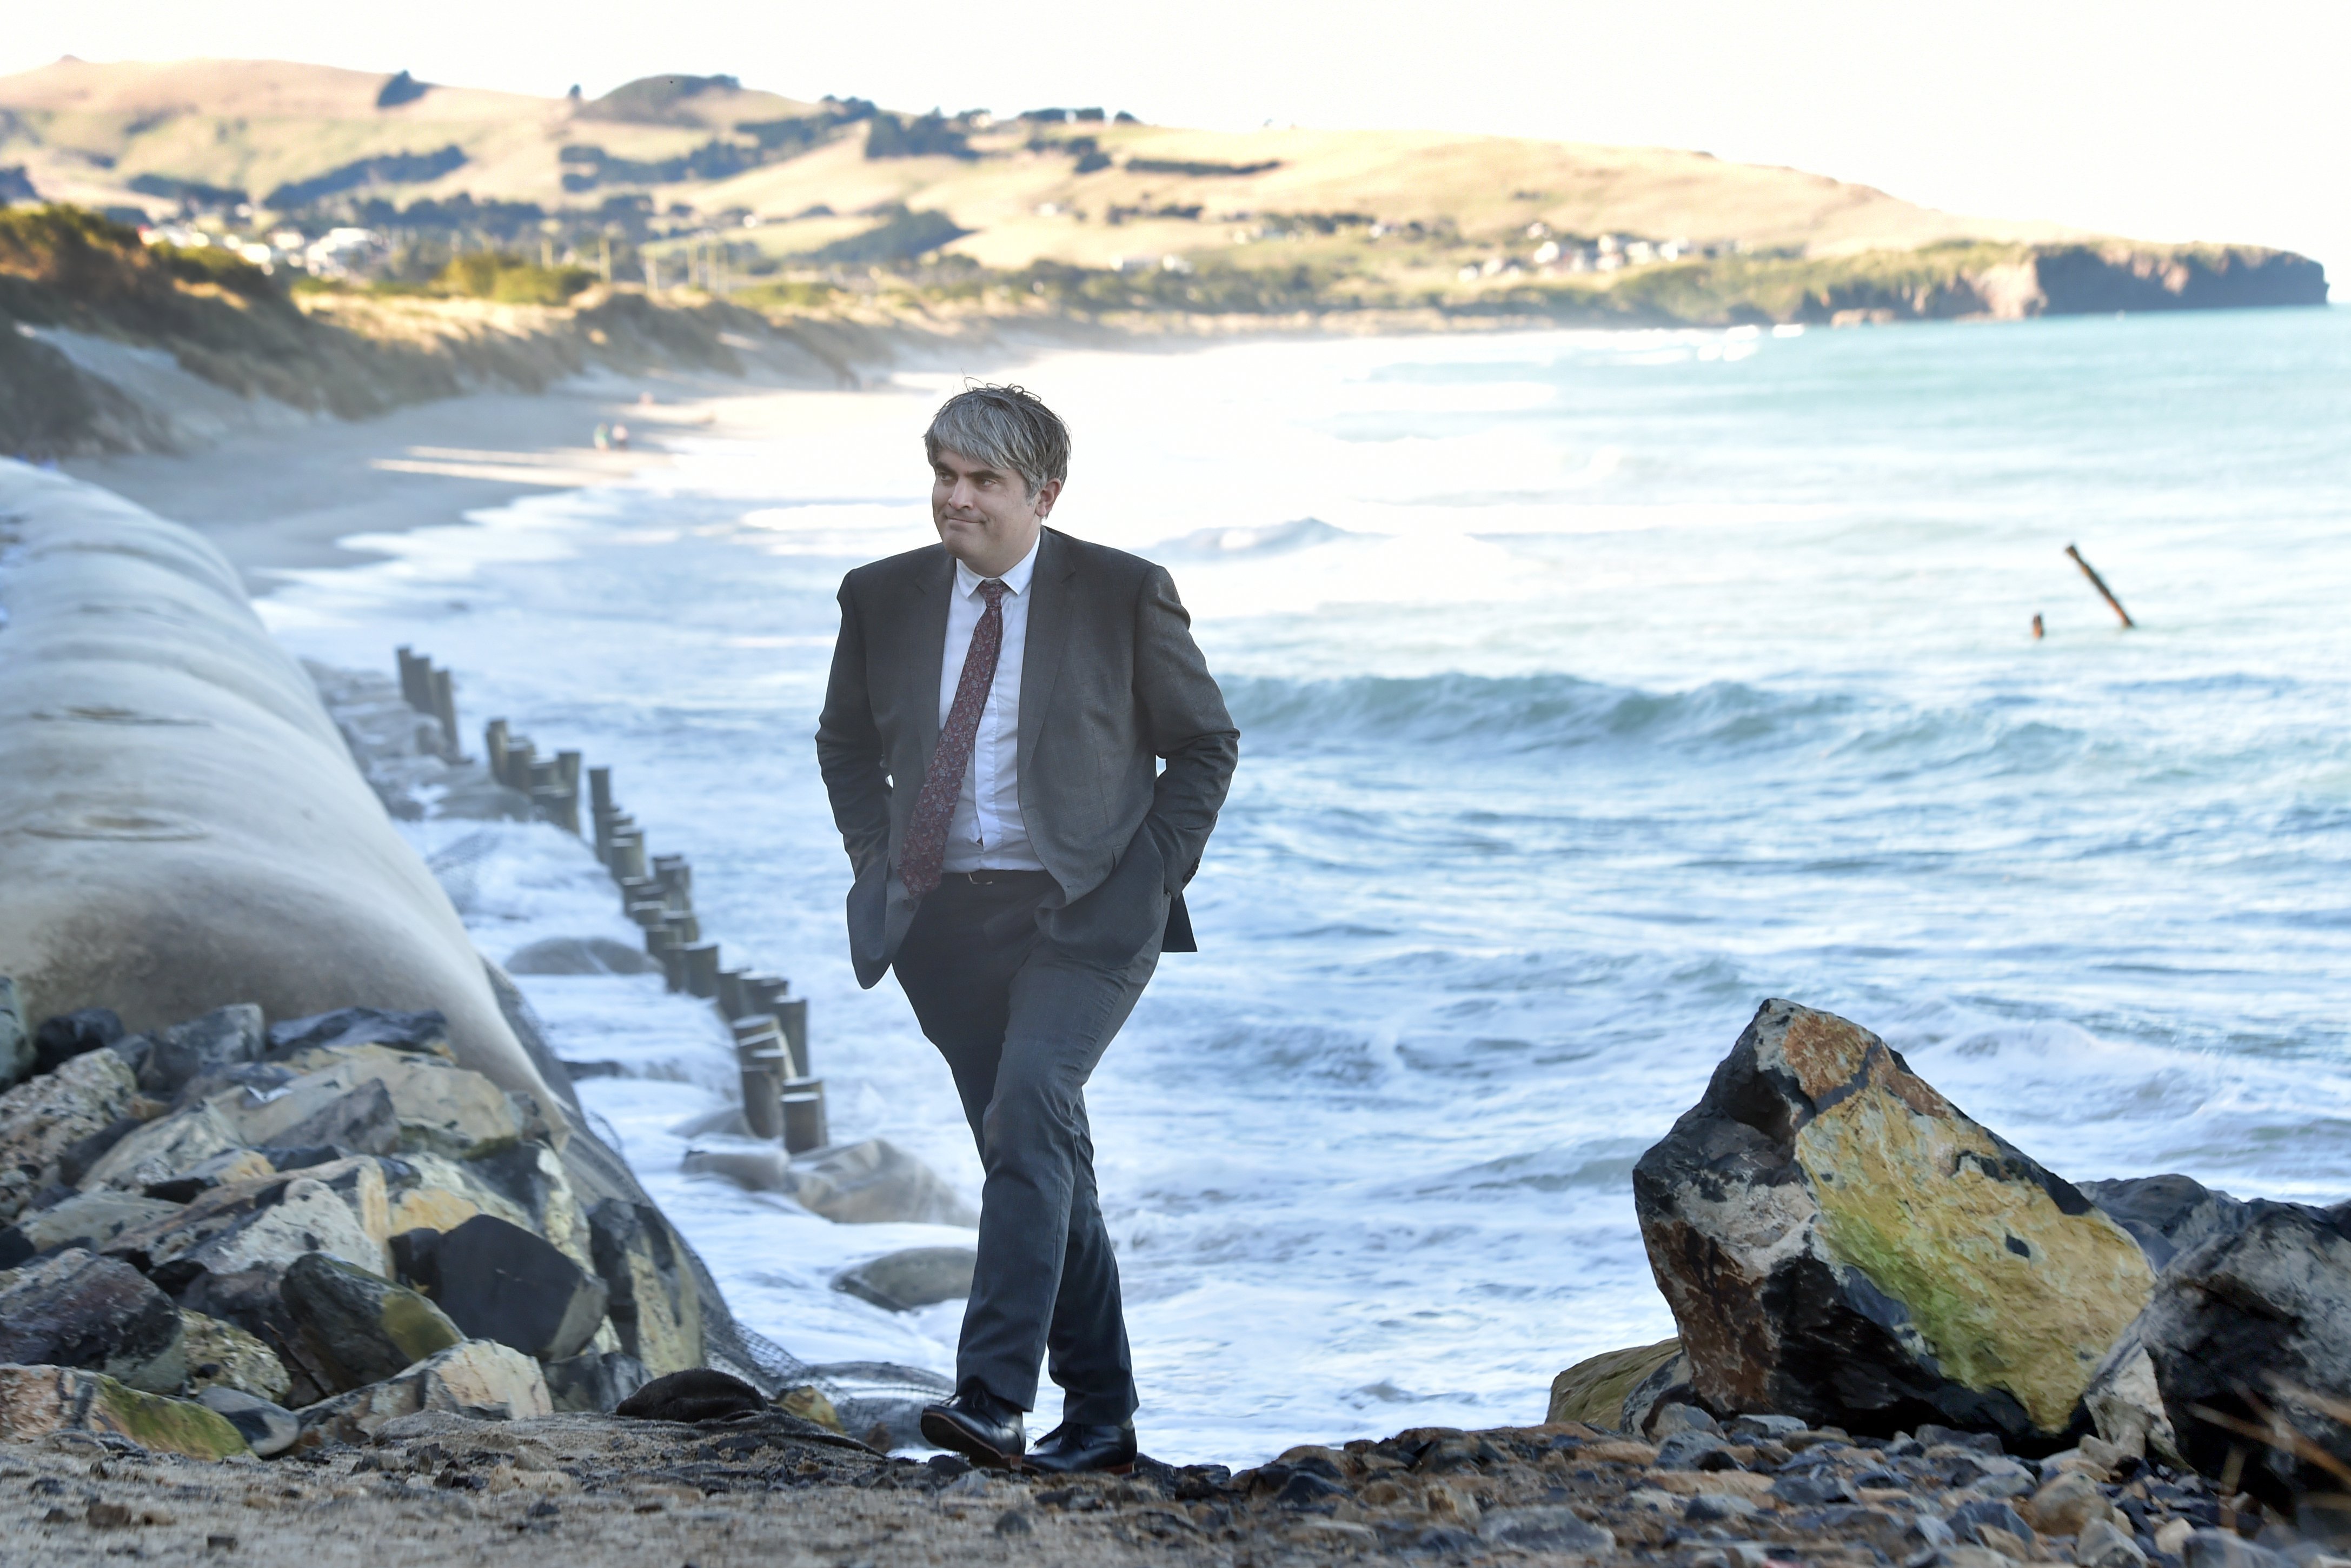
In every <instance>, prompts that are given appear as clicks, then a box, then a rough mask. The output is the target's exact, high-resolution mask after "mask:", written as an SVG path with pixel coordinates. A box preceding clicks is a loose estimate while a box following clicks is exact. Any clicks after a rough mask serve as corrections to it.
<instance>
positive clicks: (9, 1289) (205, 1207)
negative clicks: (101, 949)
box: [0, 981, 709, 1456]
mask: <svg viewBox="0 0 2351 1568" xmlns="http://www.w3.org/2000/svg"><path fill="white" fill-rule="evenodd" d="M12 997H13V990H12V988H10V987H9V986H8V985H7V983H6V982H5V981H0V1071H5V1072H6V1076H8V1077H14V1076H16V1074H17V1073H18V1072H22V1071H27V1070H29V1071H30V1075H29V1076H27V1077H26V1078H25V1081H24V1082H18V1083H16V1085H15V1086H14V1087H13V1088H9V1089H8V1090H7V1092H6V1093H5V1095H0V1222H5V1226H6V1228H5V1229H0V1270H5V1271H0V1364H5V1365H0V1433H5V1435H7V1436H10V1437H37V1436H39V1435H41V1434H43V1433H45V1432H52V1431H68V1430H83V1431H92V1432H99V1433H113V1434H115V1435H118V1436H120V1437H126V1438H130V1439H132V1440H135V1441H137V1442H139V1443H140V1444H141V1445H142V1446H144V1447H147V1448H157V1449H162V1450H165V1451H171V1452H178V1453H183V1454H194V1455H198V1456H214V1455H217V1454H220V1453H234V1452H240V1451H244V1450H245V1449H246V1448H251V1449H252V1450H253V1451H255V1452H256V1453H262V1454H275V1453H279V1452H282V1451H284V1450H286V1449H287V1448H291V1447H294V1446H297V1445H298V1444H299V1445H309V1446H315V1445H317V1444H319V1443H327V1442H344V1441H350V1440H353V1439H356V1438H361V1437H365V1436H367V1435H368V1434H370V1433H371V1432H373V1431H374V1430H376V1429H377V1428H378V1427H381V1425H382V1424H383V1423H384V1422H385V1421H388V1420H391V1419H392V1418H394V1417H396V1416H402V1415H409V1414H413V1413H414V1412H416V1411H419V1410H435V1409H437V1410H443V1411H470V1412H475V1413H478V1414H482V1415H486V1416H499V1417H507V1418H511V1417H518V1416H543V1415H548V1414H550V1413H552V1412H554V1411H557V1410H567V1409H568V1410H609V1409H611V1407H612V1406H614V1405H616V1404H617V1403H619V1401H620V1400H622V1398H624V1397H626V1396H628V1395H629V1394H630V1393H632V1391H634V1390H635V1389H636V1388H637V1387H638V1386H639V1385H642V1384H643V1383H644V1382H645V1381H646V1379H647V1378H648V1376H658V1375H664V1374H668V1373H672V1372H676V1371H679V1370H682V1369H685V1368H690V1367H698V1366H700V1365H702V1364H703V1363H704V1361H705V1354H706V1353H707V1351H708V1349H709V1346H708V1345H707V1344H706V1343H705V1323H704V1321H703V1317H704V1301H703V1295H704V1292H703V1291H702V1290H701V1289H700V1288H699V1283H698V1281H697V1279H696V1277H695V1271H694V1270H693V1269H692V1267H691V1262H690V1259H689V1256H688V1255H687V1254H686V1252H685V1250H684V1247H683V1244H682V1243H680V1242H679V1241H678V1240H677V1239H676V1238H675V1237H674V1235H673V1234H672V1233H671V1231H670V1229H669V1228H668V1226H667V1223H666V1222H665V1221H664V1219H663V1218H662V1217H661V1215H660V1213H659V1212H658V1211H657V1210H655V1209H654V1208H653V1207H652V1206H651V1205H649V1204H646V1203H643V1202H642V1201H637V1200H636V1199H635V1197H633V1196H632V1193H631V1192H619V1193H616V1192H614V1191H612V1190H611V1184H610V1183H607V1182H602V1181H600V1180H599V1179H598V1176H597V1162H593V1161H585V1160H582V1159H580V1158H579V1157H576V1156H580V1155H590V1154H591V1153H601V1151H591V1150H590V1148H588V1147H587V1146H586V1145H588V1143H589V1140H587V1138H586V1136H585V1134H579V1135H578V1137H577V1143H578V1144H579V1145H580V1146H579V1147H577V1148H575V1146H574V1145H575V1134H573V1132H572V1128H571V1124H570V1122H569V1119H568V1118H567V1117H566V1115H565V1114H564V1113H563V1108H562V1107H560V1106H559V1105H549V1104H546V1103H542V1102H541V1101H540V1100H539V1099H538V1097H537V1096H536V1095H533V1094H531V1093H529V1092H521V1091H511V1090H507V1089H502V1088H500V1087H499V1086H498V1085H497V1084H496V1083H494V1082H491V1081H490V1080H489V1079H488V1078H486V1077H485V1076H484V1075H482V1074H481V1073H478V1072H474V1071H468V1070H466V1069H465V1068H463V1067H460V1066H459V1065H457V1063H456V1061H455V1057H454V1055H453V1053H452V1051H451V1050H450V1045H449V1039H448V1030H447V1027H446V1025H445V1023H444V1020H443V1019H442V1018H441V1016H440V1015H439V1014H438V1013H433V1012H423V1013H399V1012H388V1011H383V1010H380V1009H360V1008H353V1009H343V1010H341V1011H340V1012H335V1013H329V1014H325V1015H321V1016H319V1017H314V1018H308V1019H291V1020H287V1021H285V1022H282V1023H279V1024H277V1025H275V1026H274V1027H273V1026H266V1024H265V1021H264V1019H263V1016H262V1013H261V1009H258V1008H256V1007H252V1006H235V1007H229V1008H223V1009H217V1010H216V1011H214V1012H212V1013H208V1014H206V1015H205V1016H204V1017H202V1018H199V1019H193V1020H192V1021H190V1022H188V1023H185V1024H181V1025H176V1026H172V1027H169V1028H164V1029H160V1030H153V1031H152V1032H151V1033H147V1034H136V1035H125V1034H124V1033H123V1032H122V1030H121V1027H120V1023H119V1022H118V1021H117V1020H116V1019H115V1018H114V1016H113V1015H112V1014H110V1013H106V1012H103V1011H98V1010H90V1011H85V1012H80V1013H76V1014H71V1015H68V1016H66V1017H62V1018H57V1019H49V1020H47V1022H45V1023H43V1024H42V1025H40V1026H39V1028H38V1029H37V1030H32V1031H29V1032H28V1031H26V1030H25V1029H24V1028H23V1023H22V1020H21V1019H18V1018H17V1017H16V1014H15V1011H14V1009H13V1005H12V1003H11V1000H10V998H12ZM11 1069H13V1071H10V1070H11ZM567 1155H572V1156H575V1157H572V1158H569V1159H568V1158H567ZM605 1158H606V1159H609V1155H607V1156H605Z"/></svg>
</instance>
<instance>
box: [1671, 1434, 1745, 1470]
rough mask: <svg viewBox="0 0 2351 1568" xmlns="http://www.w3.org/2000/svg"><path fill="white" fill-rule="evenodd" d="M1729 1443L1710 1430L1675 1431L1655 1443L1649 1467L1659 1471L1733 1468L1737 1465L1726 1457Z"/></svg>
mask: <svg viewBox="0 0 2351 1568" xmlns="http://www.w3.org/2000/svg"><path fill="white" fill-rule="evenodd" d="M1729 1448H1730V1445H1729V1444H1728V1443H1726V1442H1724V1441H1723V1440H1722V1439H1721V1438H1720V1437H1718V1436H1716V1435H1715V1434H1714V1433H1712V1432H1696V1431H1681V1432H1676V1433H1675V1434H1674V1435H1673V1436H1671V1437H1667V1439H1666V1440H1665V1441H1664V1442H1661V1443H1659V1444H1658V1445H1657V1457H1656V1458H1655V1459H1653V1460H1652V1461H1650V1468H1651V1469H1660V1470H1718V1469H1737V1468H1738V1467H1737V1466H1736V1465H1735V1464H1733V1463H1732V1462H1731V1460H1730V1459H1729ZM1709 1461H1710V1462H1709Z"/></svg>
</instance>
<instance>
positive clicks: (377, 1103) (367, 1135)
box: [274, 1078, 400, 1155]
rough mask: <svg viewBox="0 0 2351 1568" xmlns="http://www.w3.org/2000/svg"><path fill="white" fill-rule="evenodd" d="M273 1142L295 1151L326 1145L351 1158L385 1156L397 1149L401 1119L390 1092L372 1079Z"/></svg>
mask: <svg viewBox="0 0 2351 1568" xmlns="http://www.w3.org/2000/svg"><path fill="white" fill-rule="evenodd" d="M274 1141H275V1142H277V1143H279V1144H283V1145H290V1146H293V1147H296V1148H302V1147H308V1146H313V1145H326V1146H328V1147H329V1148H336V1149H342V1150H344V1151H346V1152H348V1153H350V1154H354V1155H388V1154H390V1153H392V1151H393V1150H394V1149H396V1148H398V1147H400V1115H399V1113H398V1112H396V1111H394V1110H393V1109H392V1091H391V1090H389V1089H387V1088H385V1087H384V1085H383V1082H382V1080H381V1079H374V1078H371V1079H370V1080H368V1081H367V1082H364V1083H362V1084H360V1085H359V1087H357V1088H355V1089H350V1090H347V1091H345V1092H343V1093H341V1094H339V1095H337V1096H336V1097H335V1098H333V1099H332V1100H329V1101H328V1102H327V1103H325V1104H323V1105H321V1106H319V1108H318V1109H317V1110H315V1111H313V1112H311V1113H309V1114H308V1116H305V1117H304V1118H302V1120H300V1121H299V1122H297V1123H295V1124H293V1125H292V1126H290V1127H286V1128H282V1129H280V1130H279V1131H278V1133H277V1134H276V1137H275V1139H274Z"/></svg>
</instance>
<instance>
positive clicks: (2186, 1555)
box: [2180, 1530, 2294, 1568]
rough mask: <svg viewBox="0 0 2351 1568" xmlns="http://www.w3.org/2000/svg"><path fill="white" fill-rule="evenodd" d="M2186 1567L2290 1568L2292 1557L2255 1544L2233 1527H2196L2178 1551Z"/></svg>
mask: <svg viewBox="0 0 2351 1568" xmlns="http://www.w3.org/2000/svg"><path fill="white" fill-rule="evenodd" d="M2180 1558H2181V1560H2182V1561H2183V1562H2184V1563H2187V1568H2294V1559H2293V1558H2291V1557H2288V1556H2286V1555H2285V1554H2284V1553H2283V1552H2272V1551H2271V1550H2270V1549H2269V1548H2268V1547H2266V1546H2256V1545H2254V1544H2253V1543H2252V1542H2250V1541H2247V1540H2246V1539H2245V1538H2244V1537H2243V1536H2241V1535H2239V1534H2238V1533H2237V1532H2236V1531H2233V1530H2199V1531H2196V1532H2195V1533H2194V1534H2192V1535H2190V1536H2189V1538H2188V1542H2187V1545H2186V1546H2185V1548H2184V1549H2183V1550H2182V1551H2181V1552H2180Z"/></svg>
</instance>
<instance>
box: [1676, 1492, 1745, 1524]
mask: <svg viewBox="0 0 2351 1568" xmlns="http://www.w3.org/2000/svg"><path fill="white" fill-rule="evenodd" d="M1757 1511H1758V1509H1757V1505H1756V1502H1755V1500H1754V1499H1753V1498H1746V1497H1740V1496H1738V1495H1736V1494H1735V1493H1732V1492H1720V1491H1702V1492H1699V1493H1698V1494H1697V1495H1695V1496H1693V1497H1692V1498H1691V1499H1690V1500H1688V1501H1687V1502H1686V1503H1684V1504H1683V1505H1682V1518H1683V1519H1684V1520H1686V1521H1688V1522H1689V1523H1691V1524H1716V1523H1720V1522H1722V1521H1728V1520H1734V1519H1749V1518H1752V1517H1753V1516H1754V1514H1755V1513H1756V1512H1757Z"/></svg>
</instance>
